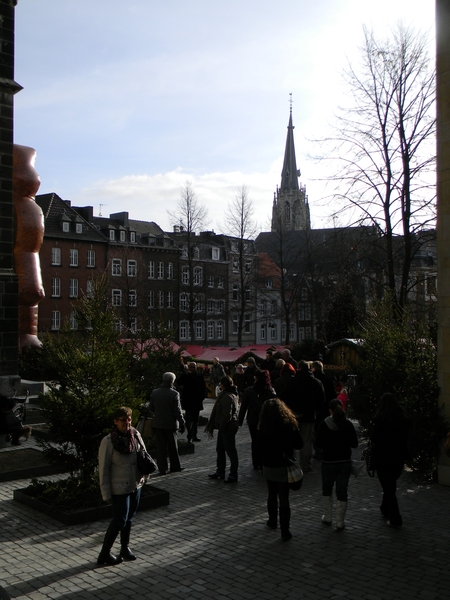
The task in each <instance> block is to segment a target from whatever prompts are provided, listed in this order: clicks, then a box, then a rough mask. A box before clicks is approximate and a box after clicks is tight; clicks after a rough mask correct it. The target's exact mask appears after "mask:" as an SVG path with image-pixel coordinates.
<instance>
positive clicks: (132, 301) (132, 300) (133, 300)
mask: <svg viewBox="0 0 450 600" xmlns="http://www.w3.org/2000/svg"><path fill="white" fill-rule="evenodd" d="M128 306H137V294H136V290H130V291H129V293H128Z"/></svg>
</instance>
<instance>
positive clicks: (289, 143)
mask: <svg viewBox="0 0 450 600" xmlns="http://www.w3.org/2000/svg"><path fill="white" fill-rule="evenodd" d="M290 104H291V107H290V114H289V125H288V128H287V129H288V131H287V136H286V148H285V151H284V162H283V170H282V171H281V185H280V189H281V190H283V191H287V190H298V189H299V186H298V178H299V177H300V171H299V170H297V161H296V159H295V146H294V125H293V124H292V94H290Z"/></svg>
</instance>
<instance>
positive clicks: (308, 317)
mask: <svg viewBox="0 0 450 600" xmlns="http://www.w3.org/2000/svg"><path fill="white" fill-rule="evenodd" d="M305 320H306V321H310V320H311V304H305Z"/></svg>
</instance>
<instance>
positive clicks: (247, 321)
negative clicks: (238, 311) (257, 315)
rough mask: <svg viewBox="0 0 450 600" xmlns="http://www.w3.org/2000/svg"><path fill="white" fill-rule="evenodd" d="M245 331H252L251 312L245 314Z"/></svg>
mask: <svg viewBox="0 0 450 600" xmlns="http://www.w3.org/2000/svg"><path fill="white" fill-rule="evenodd" d="M244 332H245V333H251V332H252V316H251V315H250V314H246V315H244Z"/></svg>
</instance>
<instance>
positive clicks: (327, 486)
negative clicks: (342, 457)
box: [322, 461, 352, 502]
mask: <svg viewBox="0 0 450 600" xmlns="http://www.w3.org/2000/svg"><path fill="white" fill-rule="evenodd" d="M351 474H352V463H351V461H346V462H336V463H324V462H322V495H323V496H331V495H332V493H333V486H334V482H336V498H337V499H338V500H340V501H341V502H347V488H348V480H349V479H350V475H351Z"/></svg>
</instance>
